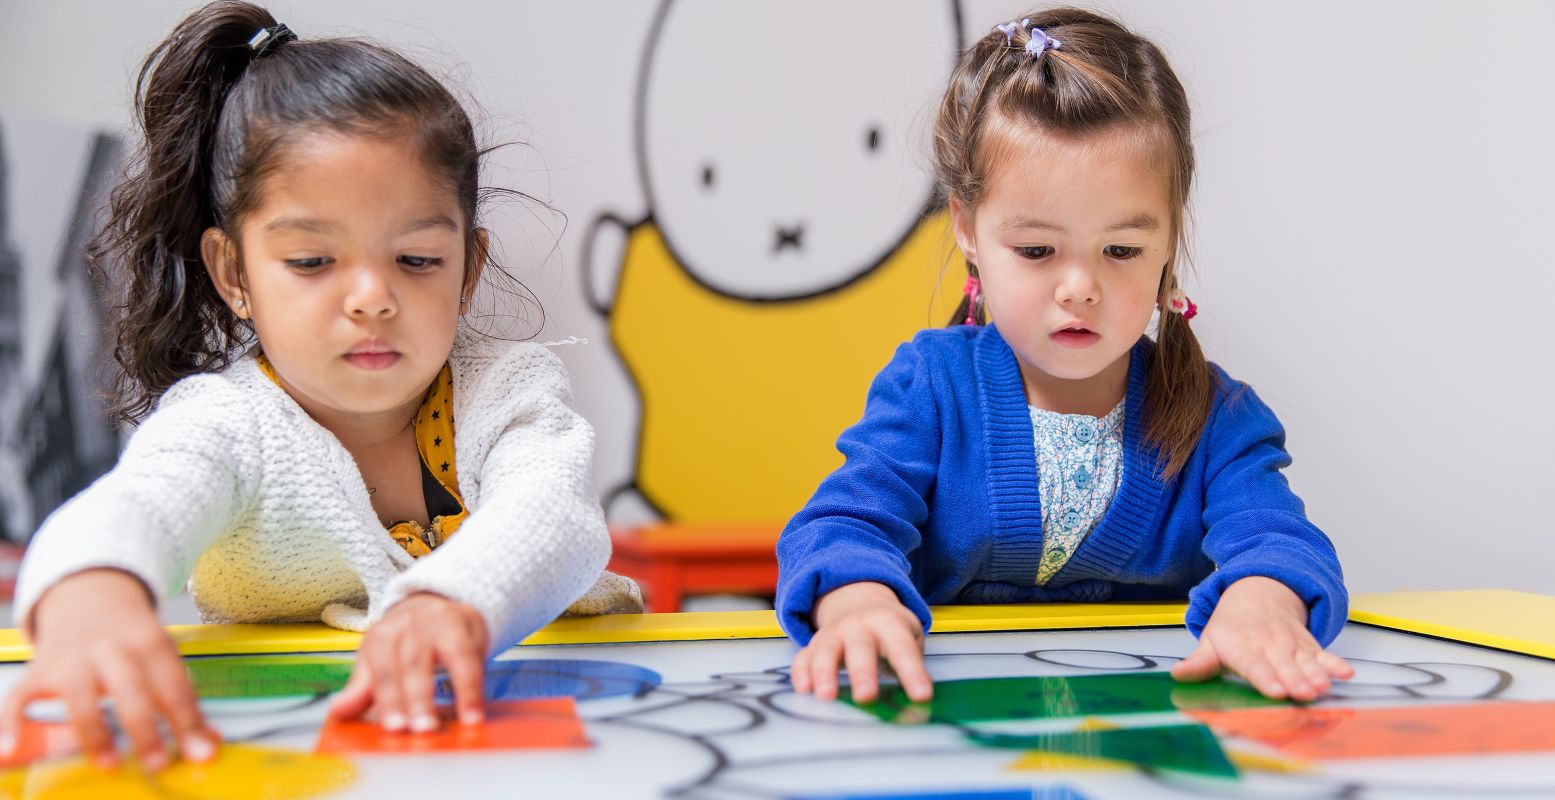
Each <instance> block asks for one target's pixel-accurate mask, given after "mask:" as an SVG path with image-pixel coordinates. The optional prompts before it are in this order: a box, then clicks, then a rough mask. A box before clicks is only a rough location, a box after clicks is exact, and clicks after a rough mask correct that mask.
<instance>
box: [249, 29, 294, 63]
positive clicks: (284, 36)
mask: <svg viewBox="0 0 1555 800" xmlns="http://www.w3.org/2000/svg"><path fill="white" fill-rule="evenodd" d="M295 41H297V34H295V33H292V29H291V28H288V27H286V26H285V25H276V26H275V27H272V28H261V29H260V30H259V32H258V33H256V34H254V38H252V39H249V40H248V49H250V50H252V51H254V55H253V57H254V58H263V57H264V55H265V54H266V53H269V52H271V51H273V50H275V49H276V48H277V47H280V46H281V45H283V44H286V43H287V42H295Z"/></svg>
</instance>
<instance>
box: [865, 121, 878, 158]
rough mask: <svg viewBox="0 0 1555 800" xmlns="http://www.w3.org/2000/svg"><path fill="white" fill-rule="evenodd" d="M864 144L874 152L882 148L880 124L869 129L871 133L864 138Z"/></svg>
mask: <svg viewBox="0 0 1555 800" xmlns="http://www.w3.org/2000/svg"><path fill="white" fill-rule="evenodd" d="M864 146H865V147H868V148H869V152H871V153H873V152H875V151H877V150H879V149H880V128H879V127H878V126H876V127H871V128H870V129H869V135H868V136H866V137H865V138H864Z"/></svg>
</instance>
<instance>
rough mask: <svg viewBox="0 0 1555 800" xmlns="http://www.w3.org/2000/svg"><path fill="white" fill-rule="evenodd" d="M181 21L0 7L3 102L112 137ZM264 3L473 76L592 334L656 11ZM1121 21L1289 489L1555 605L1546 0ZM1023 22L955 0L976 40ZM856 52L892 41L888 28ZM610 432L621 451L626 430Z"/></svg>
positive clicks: (1336, 520)
mask: <svg viewBox="0 0 1555 800" xmlns="http://www.w3.org/2000/svg"><path fill="white" fill-rule="evenodd" d="M191 5H192V4H190V3H188V2H184V1H182V0H178V1H171V0H155V1H153V0H141V2H124V3H101V2H86V1H85V0H49V2H44V1H43V0H0V108H3V109H6V110H7V111H8V112H10V113H12V114H18V113H25V114H36V115H41V116H46V117H51V118H55V119H61V120H66V121H75V122H82V123H91V124H103V125H110V126H115V127H117V126H122V125H124V124H125V123H126V121H127V119H128V99H127V98H128V86H129V75H130V73H131V70H132V69H133V67H134V65H135V64H136V63H137V62H138V60H139V59H140V58H141V57H142V56H143V55H144V53H145V52H146V51H147V50H148V49H149V47H150V46H151V45H152V44H153V43H155V42H156V41H157V40H158V39H159V38H160V37H161V36H163V35H164V34H165V33H166V31H167V30H169V29H170V28H171V26H172V24H173V23H174V22H175V21H176V20H177V19H178V18H179V17H180V16H181V15H182V14H183V13H184V12H185V11H186V10H187V9H188V8H189V7H190V6H191ZM271 7H272V9H273V10H274V11H275V13H276V16H277V17H278V18H280V19H282V20H283V21H285V22H288V23H289V24H291V25H292V27H293V28H294V29H296V30H298V31H299V33H300V34H301V35H302V36H304V37H308V36H319V35H325V34H332V33H343V32H350V31H365V32H367V33H369V34H371V35H373V36H375V37H378V38H380V39H384V40H387V41H389V42H393V43H396V44H402V45H410V46H412V54H413V55H414V56H415V57H417V58H418V59H419V60H422V61H423V62H428V63H430V64H432V65H442V66H443V67H445V68H447V69H448V70H449V71H451V72H453V73H454V74H456V75H457V76H459V78H460V80H462V81H463V83H464V84H465V85H466V86H467V87H468V88H469V89H470V90H471V91H472V92H473V93H474V94H475V95H476V96H477V97H478V98H479V99H480V101H481V102H482V103H483V104H484V105H485V106H486V110H487V111H488V112H489V113H490V114H491V115H492V117H493V124H494V127H495V132H496V133H497V134H498V135H499V136H505V137H508V138H512V137H515V136H516V137H519V138H524V139H527V140H528V141H530V142H531V143H532V144H533V145H534V147H535V151H534V152H532V153H527V154H526V153H522V152H516V153H514V154H512V155H510V156H506V157H505V161H504V164H505V165H506V166H507V167H508V168H509V170H510V171H508V172H506V173H505V180H506V181H507V182H509V183H516V184H517V185H518V186H519V188H524V189H526V190H529V191H531V192H534V193H537V194H539V195H541V196H542V197H545V198H546V199H548V200H550V201H551V202H553V203H554V204H555V205H557V206H558V207H560V208H561V209H562V210H564V211H565V212H567V213H568V215H569V216H570V217H571V219H572V220H573V224H572V226H571V227H570V228H569V229H568V230H567V232H566V234H565V235H564V236H563V238H562V241H561V245H560V248H559V250H558V255H559V257H558V258H552V259H550V260H549V261H545V262H543V263H540V262H541V258H542V257H543V256H545V255H546V253H547V250H548V249H549V247H550V244H551V242H550V240H548V239H547V238H546V234H545V232H544V231H543V230H536V229H535V226H534V225H532V224H531V225H528V226H527V227H522V226H521V225H520V224H519V222H518V221H516V220H515V221H513V222H508V223H501V222H499V224H498V226H497V232H498V235H499V236H500V237H502V239H503V241H504V244H505V246H506V249H507V251H508V260H509V264H510V266H512V267H513V268H514V270H515V271H516V272H518V273H519V275H520V276H521V277H522V278H524V279H525V280H526V282H527V283H528V284H529V285H530V286H531V287H532V288H534V289H535V290H536V291H537V293H538V294H539V296H540V299H541V300H542V302H544V303H545V306H546V308H547V310H548V312H549V314H550V317H549V322H548V324H547V327H546V331H545V334H546V335H547V336H549V337H552V338H558V337H562V336H567V335H572V334H577V335H583V336H588V337H590V338H593V339H601V338H603V337H602V336H601V331H600V330H598V323H597V322H595V321H593V318H592V317H590V316H589V315H587V314H585V313H584V312H583V305H582V299H581V293H580V291H579V287H578V283H577V275H576V272H575V268H576V264H577V260H578V250H579V245H580V240H581V236H582V233H583V228H584V227H585V226H586V224H587V222H588V221H589V220H590V219H591V218H592V217H593V216H594V215H595V214H597V213H599V212H600V211H603V210H607V209H608V210H615V211H617V212H621V213H626V214H628V215H631V214H634V213H635V214H640V213H642V210H643V209H642V206H643V202H644V201H643V199H642V196H641V191H640V189H638V187H637V183H636V173H635V168H634V167H633V164H632V152H631V130H630V115H631V105H632V103H631V99H632V88H633V76H634V70H635V68H636V65H637V60H638V58H639V56H640V51H641V48H642V43H643V40H644V36H645V34H646V30H647V25H648V22H649V20H650V18H651V16H652V14H653V7H652V5H651V4H650V3H647V2H638V1H633V2H624V1H620V0H618V1H616V2H597V3H574V2H567V3H548V4H543V5H542V4H539V3H528V2H514V3H495V2H493V3H465V2H453V1H452V0H445V2H439V3H426V2H410V1H409V0H395V1H394V2H368V1H367V0H349V1H347V0H340V1H339V2H331V3H301V2H276V3H272V4H271ZM1105 7H1106V8H1107V9H1109V10H1112V11H1113V12H1115V13H1117V14H1119V15H1121V16H1122V17H1123V18H1124V19H1125V21H1127V22H1130V23H1131V24H1133V25H1134V26H1136V27H1137V28H1139V29H1141V30H1142V31H1144V32H1147V33H1148V34H1150V35H1152V36H1154V37H1155V38H1156V40H1157V41H1158V42H1159V43H1160V44H1161V45H1162V47H1163V48H1164V49H1165V50H1166V51H1167V52H1168V54H1169V55H1170V56H1171V57H1172V58H1173V61H1174V63H1175V65H1176V68H1177V70H1178V72H1179V74H1180V75H1181V77H1182V78H1183V80H1184V81H1185V83H1186V84H1187V86H1188V89H1189V93H1190V95H1191V96H1192V98H1193V102H1194V109H1195V114H1196V121H1195V129H1196V136H1197V142H1198V147H1199V158H1200V164H1201V171H1200V174H1199V183H1198V191H1197V200H1196V208H1195V212H1196V213H1195V218H1196V223H1197V238H1196V256H1197V263H1198V275H1197V277H1196V279H1195V280H1193V281H1191V282H1190V290H1191V291H1190V294H1192V295H1193V297H1194V299H1195V300H1196V301H1197V302H1198V303H1199V305H1200V308H1201V316H1200V317H1199V318H1198V319H1197V320H1196V321H1195V323H1194V324H1195V328H1196V330H1197V331H1198V332H1199V335H1200V337H1201V338H1202V339H1203V341H1204V343H1205V346H1206V349H1207V350H1208V351H1209V353H1210V354H1211V357H1212V358H1214V359H1216V360H1218V361H1220V362H1221V363H1222V364H1223V365H1224V366H1226V367H1227V368H1228V369H1230V370H1231V371H1232V372H1233V374H1235V375H1237V376H1238V377H1241V378H1244V379H1246V380H1248V381H1249V382H1251V383H1252V384H1253V385H1254V386H1255V387H1256V388H1257V389H1258V391H1259V393H1260V394H1261V395H1262V396H1263V397H1264V399H1265V400H1267V401H1268V402H1269V403H1270V405H1271V406H1273V407H1274V409H1275V411H1276V412H1277V413H1279V414H1280V416H1281V418H1282V419H1283V420H1284V422H1285V423H1286V425H1287V427H1288V429H1289V432H1290V449H1291V452H1292V453H1293V455H1294V456H1295V458H1296V463H1295V466H1294V467H1293V468H1292V469H1291V470H1290V476H1291V479H1292V481H1293V482H1294V484H1295V486H1296V488H1297V490H1298V491H1299V492H1300V493H1301V494H1302V495H1303V496H1304V497H1305V498H1306V500H1307V502H1308V506H1309V510H1310V512H1311V515H1312V517H1313V518H1314V520H1315V521H1316V522H1317V523H1318V524H1319V525H1321V526H1322V527H1324V528H1325V529H1326V530H1327V531H1329V532H1330V534H1331V535H1332V536H1333V537H1334V539H1335V541H1336V543H1337V544H1338V546H1339V549H1340V554H1341V557H1342V558H1343V559H1344V562H1345V564H1346V569H1347V572H1348V575H1349V578H1350V582H1351V585H1352V587H1353V588H1354V589H1355V590H1358V591H1382V590H1394V589H1409V588H1447V587H1504V588H1514V589H1524V590H1532V591H1542V592H1546V593H1551V594H1555V524H1552V523H1551V522H1550V515H1549V513H1548V510H1547V509H1548V508H1549V505H1550V504H1549V502H1548V498H1549V497H1550V496H1551V495H1550V494H1546V492H1555V416H1552V415H1551V414H1550V413H1549V412H1547V411H1546V412H1540V411H1538V409H1539V407H1540V406H1545V404H1546V403H1548V402H1549V400H1548V399H1547V397H1548V396H1549V395H1550V394H1551V389H1552V388H1555V378H1552V377H1551V374H1550V372H1549V368H1550V367H1551V366H1552V359H1551V358H1550V357H1549V356H1548V355H1546V349H1545V342H1544V334H1545V330H1546V328H1547V327H1548V326H1547V325H1546V324H1545V323H1544V320H1543V319H1542V313H1543V312H1544V309H1545V308H1547V307H1548V305H1549V304H1550V303H1551V301H1552V300H1555V258H1552V256H1551V254H1550V246H1551V243H1550V242H1549V241H1548V240H1549V239H1550V238H1551V234H1552V231H1555V227H1552V226H1551V225H1550V223H1549V221H1548V220H1549V218H1550V216H1551V212H1555V203H1552V202H1551V200H1550V187H1555V155H1552V150H1551V148H1550V146H1549V145H1548V142H1549V141H1552V140H1555V131H1552V130H1551V129H1552V127H1555V124H1552V122H1555V110H1552V104H1551V102H1550V92H1549V88H1548V85H1547V75H1548V61H1547V55H1546V52H1547V42H1546V35H1545V32H1546V31H1548V30H1550V29H1551V28H1552V27H1555V4H1548V3H1539V2H1533V1H1532V0H1529V1H1528V2H1515V3H1514V2H1503V3H1496V4H1475V5H1472V6H1471V5H1469V4H1465V3H1462V2H1454V3H1448V2H1439V1H1437V0H1431V1H1430V2H1421V1H1418V0H1388V1H1387V2H1380V1H1379V2H1370V3H1354V2H1345V3H1340V2H1303V3H1294V2H1283V3H1278V4H1275V3H1245V2H1237V1H1236V0H1213V1H1206V0H1197V1H1196V2H1192V3H1188V2H1173V3H1162V2H1146V1H1145V0H1134V1H1131V2H1114V3H1110V4H1108V5H1106V6H1105ZM776 8H778V9H779V11H778V12H777V13H782V11H781V9H782V8H783V5H782V4H778V5H777V6H776ZM1019 9H1020V6H1019V5H1017V4H1014V3H1011V2H1008V1H1007V0H997V1H994V0H976V2H967V3H965V4H964V16H965V19H966V20H967V29H968V30H969V31H972V32H974V33H976V32H980V31H982V30H985V29H986V28H988V27H991V26H992V25H993V24H994V23H995V22H999V21H1003V19H1004V18H1006V17H1009V16H1012V15H1013V14H1014V13H1016V12H1017V11H1018V10H1019ZM734 35H748V32H744V33H740V34H734ZM860 35H861V36H887V37H888V36H890V24H889V20H882V21H881V24H880V25H879V26H878V27H877V28H875V29H874V30H868V31H861V32H860ZM803 88H804V87H798V86H796V87H795V91H803ZM525 231H527V232H529V233H530V234H532V236H531V237H529V238H526V236H525V235H523V234H524V232H525ZM569 358H570V359H571V360H572V361H573V367H574V370H575V381H576V383H577V385H578V390H579V394H580V395H583V396H589V397H596V398H597V397H598V396H600V395H601V393H606V394H608V393H613V392H615V391H616V390H617V388H618V380H619V379H618V377H612V376H611V375H608V374H606V373H605V372H604V371H603V367H601V366H599V362H598V361H597V360H591V359H588V358H580V357H576V356H570V357H569ZM596 407H597V406H596ZM1546 407H1547V406H1546ZM595 413H596V414H597V412H595ZM596 423H597V424H598V425H599V427H600V434H601V449H602V453H603V454H604V456H606V458H607V459H608V457H609V455H610V454H611V453H612V452H619V451H620V450H621V449H622V448H623V447H624V446H625V445H624V444H623V443H622V442H623V441H624V437H625V436H626V435H627V428H628V427H629V425H628V423H629V420H628V421H627V422H626V423H623V422H621V421H618V420H608V419H597V420H596Z"/></svg>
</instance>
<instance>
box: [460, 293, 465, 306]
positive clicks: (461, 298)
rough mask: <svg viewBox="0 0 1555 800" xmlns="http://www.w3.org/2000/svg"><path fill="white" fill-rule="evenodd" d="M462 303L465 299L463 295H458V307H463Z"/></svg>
mask: <svg viewBox="0 0 1555 800" xmlns="http://www.w3.org/2000/svg"><path fill="white" fill-rule="evenodd" d="M464 303H465V298H464V295H460V296H459V305H461V306H462V305H464Z"/></svg>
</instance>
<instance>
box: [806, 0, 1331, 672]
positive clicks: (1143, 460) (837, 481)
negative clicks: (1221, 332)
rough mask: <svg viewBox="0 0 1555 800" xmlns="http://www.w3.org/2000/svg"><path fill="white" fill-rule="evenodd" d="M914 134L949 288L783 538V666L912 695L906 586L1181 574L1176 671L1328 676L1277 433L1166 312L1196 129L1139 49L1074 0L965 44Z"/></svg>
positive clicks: (1027, 588) (1318, 608)
mask: <svg viewBox="0 0 1555 800" xmlns="http://www.w3.org/2000/svg"><path fill="white" fill-rule="evenodd" d="M934 153H935V164H936V173H937V175H938V179H939V182H940V185H941V187H942V189H943V191H944V192H945V196H946V198H947V200H948V203H949V206H950V213H951V217H952V220H953V221H954V227H955V236H956V241H957V244H958V245H960V248H961V251H962V253H963V254H964V255H965V256H966V260H967V270H968V273H969V275H970V278H969V279H968V281H967V284H966V298H965V299H964V301H963V302H962V304H961V307H960V309H958V310H957V312H956V314H955V317H954V318H953V319H952V320H951V327H949V328H948V329H943V330H935V331H924V332H921V333H919V334H918V335H917V336H916V337H915V338H914V339H913V340H912V341H911V342H909V343H907V344H903V345H902V346H901V347H900V348H899V349H898V350H897V352H896V356H895V357H894V358H893V359H892V361H891V363H889V364H888V365H886V367H885V369H884V370H883V371H882V372H881V373H880V374H879V376H878V377H877V378H876V379H875V383H874V385H873V386H872V388H871V389H870V393H869V398H868V402H867V405H866V408H865V411H864V417H863V419H862V420H861V421H860V422H859V423H858V424H857V425H855V426H854V427H852V428H850V429H849V430H848V431H846V432H844V433H843V434H842V437H841V439H840V440H839V442H838V449H839V450H841V451H842V453H843V455H844V457H845V459H846V460H845V462H844V464H843V466H842V467H840V468H839V469H838V470H837V471H836V472H835V473H833V474H832V475H831V476H830V477H828V478H827V479H826V480H825V481H824V482H823V483H822V484H821V486H820V488H819V489H818V490H817V491H816V493H815V496H814V497H813V498H812V499H811V500H810V502H809V504H808V505H807V506H806V507H805V508H804V509H803V510H802V511H800V513H799V514H798V515H797V516H795V517H794V518H793V520H792V521H791V522H790V523H789V524H788V527H787V528H786V529H785V530H784V532H783V535H782V537H781V539H780V540H779V543H778V559H779V563H780V567H781V577H780V583H779V586H778V612H779V618H780V620H781V622H782V624H783V626H784V628H785V630H787V631H788V633H789V634H790V635H791V636H793V637H794V638H795V639H796V640H798V641H799V642H800V643H801V644H803V645H805V647H804V649H802V650H801V651H800V652H799V654H798V655H797V656H796V657H795V659H794V664H793V671H792V679H793V683H794V686H795V688H796V689H798V690H799V691H802V692H808V691H814V692H815V693H816V694H817V695H818V696H821V697H825V698H830V697H834V696H835V695H836V693H837V670H838V667H839V665H845V666H846V668H847V675H848V680H849V683H850V684H851V690H852V693H853V696H854V697H856V698H859V699H863V700H869V699H872V698H873V697H874V696H875V694H876V690H877V659H880V658H883V659H885V660H886V661H887V662H888V663H889V664H890V665H891V666H892V667H893V668H894V670H895V673H896V675H897V677H898V678H899V679H900V680H901V682H902V685H903V688H904V689H905V690H906V691H907V693H908V695H909V696H910V697H912V698H914V699H917V700H923V699H927V698H928V697H929V696H930V693H931V691H932V688H931V685H930V681H929V676H928V675H927V673H926V671H925V669H924V662H923V649H922V648H923V631H924V630H925V629H926V628H927V627H928V625H929V622H930V617H929V608H928V607H929V604H935V603H1007V602H1043V601H1073V602H1097V601H1104V600H1110V599H1115V600H1135V599H1155V598H1178V597H1184V596H1186V597H1187V598H1188V615H1187V624H1188V629H1189V630H1190V631H1192V632H1193V633H1194V634H1195V635H1197V636H1198V637H1199V644H1198V647H1197V649H1196V650H1194V651H1193V653H1192V654H1190V655H1189V656H1188V657H1187V658H1186V659H1184V660H1183V661H1182V662H1180V663H1179V664H1178V665H1176V667H1175V668H1174V669H1173V674H1174V675H1176V676H1177V677H1179V678H1181V679H1185V680H1194V679H1203V678H1207V677H1209V676H1211V675H1213V674H1215V673H1216V672H1218V671H1220V670H1221V669H1222V668H1224V669H1228V670H1231V671H1233V672H1236V673H1238V674H1240V675H1242V676H1243V677H1245V678H1246V679H1247V680H1248V681H1249V682H1251V683H1252V685H1253V686H1255V687H1256V688H1257V689H1258V690H1260V691H1261V692H1263V693H1264V694H1266V695H1268V696H1270V697H1291V698H1295V699H1298V700H1311V699H1313V698H1315V697H1316V696H1318V695H1319V694H1321V693H1322V692H1324V691H1326V690H1327V688H1328V687H1329V685H1330V680H1331V678H1334V677H1339V678H1345V677H1349V676H1350V675H1351V674H1352V670H1351V669H1350V667H1349V665H1347V664H1346V663H1345V662H1344V661H1343V660H1342V659H1340V658H1338V657H1337V656H1334V655H1332V654H1330V653H1328V652H1326V651H1324V650H1323V645H1325V644H1327V643H1328V642H1331V641H1332V640H1333V638H1334V637H1335V636H1337V635H1338V633H1339V630H1340V628H1341V627H1342V626H1343V624H1344V620H1345V615H1346V610H1347V595H1346V593H1345V588H1344V583H1343V577H1342V574H1341V572H1340V568H1339V561H1338V558H1337V556H1336V555H1335V553H1334V548H1333V545H1332V544H1331V543H1330V542H1329V540H1328V537H1326V536H1325V535H1323V533H1322V532H1321V531H1320V530H1318V529H1317V528H1316V527H1315V526H1313V525H1312V523H1311V522H1309V521H1308V520H1307V518H1306V515H1305V513H1304V510H1303V506H1302V503H1301V501H1300V499H1298V498H1297V497H1296V496H1295V494H1293V493H1292V492H1291V490H1290V487H1289V486H1288V485H1287V483H1286V481H1285V478H1284V476H1283V475H1282V474H1281V473H1280V470H1281V469H1282V468H1283V467H1285V466H1286V465H1287V464H1289V463H1290V457H1289V456H1288V455H1287V454H1286V452H1285V446H1284V442H1285V432H1284V430H1283V428H1282V427H1281V426H1280V423H1279V421H1278V420H1277V419H1275V417H1274V414H1273V413H1272V412H1271V411H1270V410H1269V408H1268V407H1267V406H1265V405H1264V404H1263V402H1261V401H1260V400H1259V399H1258V397H1257V395H1255V394H1254V393H1253V391H1252V390H1251V389H1249V388H1248V387H1247V386H1245V385H1243V384H1240V383H1237V382H1236V381H1234V380H1232V379H1231V378H1230V377H1229V376H1227V375H1226V374H1225V373H1224V372H1222V371H1221V370H1220V369H1219V368H1218V367H1215V366H1213V365H1211V364H1209V363H1207V362H1206V361H1205V359H1204V356H1203V354H1202V353H1201V352H1200V349H1199V345H1198V342H1197V341H1196V340H1195V338H1194V335H1193V333H1192V331H1191V329H1190V328H1189V324H1188V321H1189V319H1190V318H1191V317H1192V316H1193V315H1194V313H1195V312H1196V309H1195V307H1194V305H1193V303H1192V302H1191V301H1189V300H1188V298H1187V297H1186V296H1185V295H1184V294H1183V293H1182V291H1181V289H1180V288H1179V286H1178V280H1177V276H1178V274H1179V267H1180V265H1181V263H1182V262H1183V260H1184V256H1185V244H1184V240H1185V236H1184V216H1185V214H1184V209H1185V208H1186V207H1187V203H1188V196H1189V185H1190V183H1191V181H1192V177H1193V145H1192V141H1191V139H1190V136H1189V114H1188V100H1187V97H1186V96H1185V94H1184V92H1183V88H1182V85H1181V84H1180V83H1179V82H1178V80H1177V77H1176V75H1175V74H1173V72H1172V69H1171V66H1170V65H1169V64H1167V62H1166V58H1165V57H1164V56H1163V55H1162V54H1161V52H1160V50H1158V49H1157V48H1156V47H1155V46H1154V45H1153V44H1151V43H1150V42H1149V41H1147V40H1145V39H1143V38H1141V37H1139V36H1137V35H1135V34H1134V33H1132V32H1130V31H1129V30H1127V29H1126V28H1124V27H1123V26H1122V25H1120V24H1118V23H1117V22H1116V21H1114V20H1112V19H1109V18H1107V17H1104V16H1101V15H1098V14H1095V13H1091V12H1087V11H1081V10H1077V9H1068V8H1065V9H1055V10H1052V11H1046V12H1042V13H1034V14H1031V15H1030V16H1028V17H1026V18H1022V19H1020V20H1016V21H1011V22H1009V23H1007V24H1004V25H1000V26H998V27H997V28H996V29H994V30H992V31H990V32H989V33H988V34H987V35H985V36H983V37H982V38H981V39H980V40H979V41H977V42H976V43H974V44H973V45H972V46H971V47H970V48H969V49H968V50H967V51H966V52H965V53H964V54H963V55H962V57H961V60H960V63H959V64H958V66H957V67H956V70H955V72H954V74H953V75H952V77H951V83H950V88H949V89H948V91H947V92H946V94H945V97H944V100H943V102H942V104H941V106H940V114H939V118H938V121H937V124H936V126H935V143H934ZM1155 315H1159V322H1158V323H1157V326H1156V336H1155V338H1154V340H1152V339H1150V338H1149V337H1146V336H1145V335H1144V334H1145V330H1146V328H1147V327H1148V326H1149V324H1150V321H1151V318H1152V316H1155Z"/></svg>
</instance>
